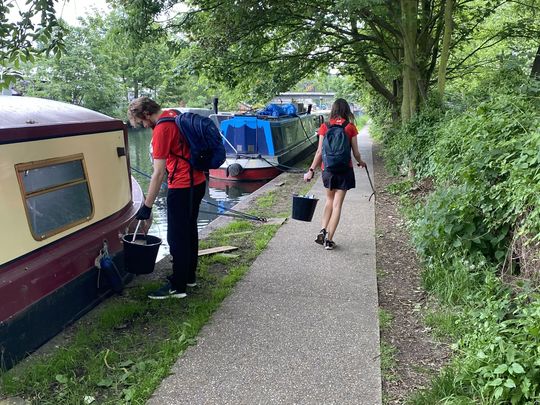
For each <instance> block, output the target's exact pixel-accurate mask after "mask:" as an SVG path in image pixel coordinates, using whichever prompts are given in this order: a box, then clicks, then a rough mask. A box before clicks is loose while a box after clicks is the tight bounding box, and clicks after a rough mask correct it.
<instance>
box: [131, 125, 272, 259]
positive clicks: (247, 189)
mask: <svg viewBox="0 0 540 405" xmlns="http://www.w3.org/2000/svg"><path fill="white" fill-rule="evenodd" d="M151 139H152V130H150V129H130V131H129V158H130V162H131V166H132V167H133V168H135V169H137V170H139V171H140V172H142V173H145V174H148V175H150V174H152V162H151V159H150V150H149V145H150V140H151ZM132 174H133V176H134V177H135V178H136V179H137V181H138V182H139V184H140V185H141V187H142V189H143V191H144V192H145V193H146V191H147V190H148V184H149V183H150V179H149V178H148V177H146V176H145V175H143V174H139V173H137V172H135V171H134V170H133V171H132ZM164 180H165V179H164ZM206 184H207V188H206V194H205V196H204V199H205V200H206V201H208V202H209V203H211V204H207V203H205V202H204V201H203V203H202V204H201V211H205V212H201V213H200V214H199V218H198V221H197V222H198V226H199V230H200V229H202V228H204V227H205V226H206V225H208V224H209V223H210V222H212V221H213V220H214V219H215V218H217V217H218V212H224V209H225V208H230V207H232V206H234V205H235V204H236V203H237V202H239V201H240V200H242V198H243V197H245V196H247V195H249V194H251V193H252V192H254V191H255V190H257V189H258V188H260V187H261V186H262V185H263V184H264V182H249V183H231V182H225V181H220V180H215V179H209V181H208V182H207V183H206ZM212 204H215V205H216V206H217V207H216V206H215V205H212ZM152 214H153V219H154V220H153V224H152V227H151V228H150V231H149V233H150V234H152V235H156V236H159V237H160V238H161V239H162V240H163V244H162V246H161V249H160V251H159V255H158V260H160V259H161V258H163V257H164V256H166V255H167V254H168V253H169V245H168V244H167V190H166V187H162V189H161V190H160V193H159V195H158V197H157V199H156V202H155V203H154V207H153V209H152Z"/></svg>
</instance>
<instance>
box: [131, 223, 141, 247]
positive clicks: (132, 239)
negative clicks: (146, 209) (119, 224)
mask: <svg viewBox="0 0 540 405" xmlns="http://www.w3.org/2000/svg"><path fill="white" fill-rule="evenodd" d="M141 222H142V221H141V220H139V222H137V226H136V227H135V232H133V238H131V241H132V242H135V238H136V237H137V231H138V230H139V226H141Z"/></svg>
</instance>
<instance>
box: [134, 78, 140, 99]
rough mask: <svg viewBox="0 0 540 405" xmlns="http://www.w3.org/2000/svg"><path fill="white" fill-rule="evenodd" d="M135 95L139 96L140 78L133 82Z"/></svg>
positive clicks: (135, 96)
mask: <svg viewBox="0 0 540 405" xmlns="http://www.w3.org/2000/svg"><path fill="white" fill-rule="evenodd" d="M133 97H134V98H139V81H138V80H134V83H133Z"/></svg>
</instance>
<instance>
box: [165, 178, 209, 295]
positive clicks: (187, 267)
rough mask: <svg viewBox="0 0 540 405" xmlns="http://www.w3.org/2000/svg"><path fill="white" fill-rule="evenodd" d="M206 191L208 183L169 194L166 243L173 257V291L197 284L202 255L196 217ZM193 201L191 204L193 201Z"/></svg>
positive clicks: (179, 189) (182, 290)
mask: <svg viewBox="0 0 540 405" xmlns="http://www.w3.org/2000/svg"><path fill="white" fill-rule="evenodd" d="M205 191H206V182H203V183H201V184H199V185H196V186H194V187H193V190H191V189H190V188H170V189H169V191H168V192H167V242H168V243H169V247H170V250H171V255H172V257H173V275H172V277H171V278H170V281H171V284H172V288H174V289H176V290H177V291H178V292H185V291H186V284H187V283H194V282H195V279H196V276H195V271H196V270H197V261H198V257H199V256H198V253H199V232H198V229H197V217H198V216H199V207H200V205H201V200H202V199H203V197H204V193H205ZM191 197H192V198H193V201H192V203H191V207H190V203H189V200H190V198H191Z"/></svg>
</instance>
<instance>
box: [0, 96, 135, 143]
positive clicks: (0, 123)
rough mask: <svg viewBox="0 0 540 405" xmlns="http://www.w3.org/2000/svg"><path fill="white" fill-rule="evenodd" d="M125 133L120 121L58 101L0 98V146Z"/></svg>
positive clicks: (124, 127) (122, 123)
mask: <svg viewBox="0 0 540 405" xmlns="http://www.w3.org/2000/svg"><path fill="white" fill-rule="evenodd" d="M118 130H121V131H122V130H123V131H125V130H126V126H125V124H124V122H123V121H122V120H119V119H115V118H111V117H109V116H107V115H105V114H101V113H98V112H96V111H92V110H89V109H87V108H84V107H79V106H76V105H72V104H67V103H61V102H59V101H54V100H47V99H45V98H34V97H13V96H0V145H2V144H7V143H19V142H27V141H34V140H38V139H49V138H59V137H65V136H78V135H85V134H92V133H99V132H107V131H118Z"/></svg>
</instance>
